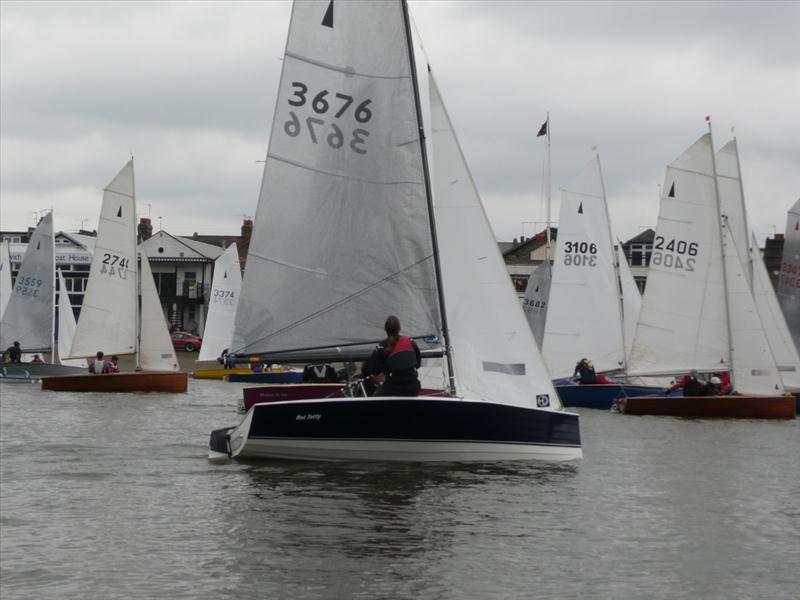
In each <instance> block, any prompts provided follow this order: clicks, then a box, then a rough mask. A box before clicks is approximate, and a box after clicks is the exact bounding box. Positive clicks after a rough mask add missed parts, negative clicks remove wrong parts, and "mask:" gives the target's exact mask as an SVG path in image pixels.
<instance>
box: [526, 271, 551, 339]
mask: <svg viewBox="0 0 800 600" xmlns="http://www.w3.org/2000/svg"><path fill="white" fill-rule="evenodd" d="M552 279H553V275H552V270H551V267H550V258H549V257H546V258H545V260H543V261H542V262H541V263H540V264H539V266H537V267H536V268H535V269H534V270H533V272H532V273H531V276H530V277H529V278H528V284H527V285H526V286H525V295H524V296H523V298H522V310H523V311H524V312H525V317H526V318H527V319H528V326H529V327H530V328H531V331H532V332H533V337H534V339H535V340H536V345H537V346H538V347H539V348H541V347H542V342H543V341H544V327H545V323H546V322H547V306H548V304H549V299H550V283H551V281H552Z"/></svg>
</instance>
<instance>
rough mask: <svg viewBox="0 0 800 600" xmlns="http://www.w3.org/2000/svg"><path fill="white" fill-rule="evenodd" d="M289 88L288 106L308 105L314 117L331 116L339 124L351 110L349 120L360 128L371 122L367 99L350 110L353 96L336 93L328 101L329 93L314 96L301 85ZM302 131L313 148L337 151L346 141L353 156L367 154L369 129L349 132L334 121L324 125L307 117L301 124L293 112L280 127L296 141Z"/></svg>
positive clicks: (328, 91)
mask: <svg viewBox="0 0 800 600" xmlns="http://www.w3.org/2000/svg"><path fill="white" fill-rule="evenodd" d="M292 88H293V90H292V96H291V97H290V98H289V99H288V100H287V102H288V103H289V105H290V106H293V107H296V108H300V107H303V106H306V104H308V105H309V106H310V108H311V111H312V113H313V115H329V113H332V115H331V117H330V118H331V119H339V120H340V121H339V122H340V123H341V122H342V121H341V119H342V117H345V116H346V115H347V113H348V110H350V111H351V112H352V117H353V118H354V119H355V120H356V121H357V122H358V123H360V124H362V125H363V124H365V123H368V122H369V121H370V120H371V119H372V110H371V109H370V104H372V100H371V99H369V98H367V99H366V100H362V101H361V102H360V103H358V104H357V105H356V107H355V108H353V109H351V106H352V105H353V103H354V102H356V99H355V98H353V96H349V95H347V94H342V93H340V92H335V93H334V94H333V98H331V97H330V95H331V91H330V90H321V91H319V92H316V93H314V92H312V91H309V88H308V86H307V85H306V84H305V83H303V82H302V81H293V82H292ZM311 94H313V96H311ZM309 98H310V101H309ZM304 129H305V131H306V133H307V135H308V139H309V140H311V143H312V144H321V143H322V144H324V143H327V145H328V146H329V147H330V148H332V149H334V150H339V149H340V148H342V147H344V145H345V141H347V142H348V143H347V147H348V148H350V150H352V151H353V152H355V153H356V154H366V153H367V145H366V144H367V138H368V137H369V134H370V132H369V130H368V129H364V128H363V127H359V128H355V129H353V130H352V131H348V130H347V129H345V128H342V127H341V126H340V125H337V124H336V123H334V122H333V121H326V120H325V119H322V118H319V117H316V116H307V117H306V118H305V122H303V120H301V117H299V116H298V114H297V113H296V112H295V111H293V110H291V111H289V119H288V120H287V121H285V122H284V124H283V130H284V131H285V132H286V135H288V136H289V137H292V138H296V137H298V136H300V134H301V133H302V132H303V130H304Z"/></svg>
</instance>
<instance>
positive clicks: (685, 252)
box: [650, 235, 698, 272]
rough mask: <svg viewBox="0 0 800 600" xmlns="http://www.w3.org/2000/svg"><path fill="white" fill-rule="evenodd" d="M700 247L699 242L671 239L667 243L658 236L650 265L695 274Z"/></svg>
mask: <svg viewBox="0 0 800 600" xmlns="http://www.w3.org/2000/svg"><path fill="white" fill-rule="evenodd" d="M697 252H698V245H697V242H687V241H685V240H676V239H674V238H673V239H671V240H669V241H667V240H666V239H665V238H664V237H663V236H661V235H657V236H656V239H655V241H654V243H653V254H652V256H651V257H650V264H651V265H653V266H656V267H666V268H667V269H678V270H680V271H689V272H694V267H695V263H696V259H695V258H694V257H695V256H697Z"/></svg>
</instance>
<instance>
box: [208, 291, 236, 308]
mask: <svg viewBox="0 0 800 600" xmlns="http://www.w3.org/2000/svg"><path fill="white" fill-rule="evenodd" d="M235 298H236V294H235V293H234V292H233V291H231V290H220V289H217V288H214V290H213V291H212V292H211V302H212V303H214V304H222V305H224V306H233V305H234V302H235V300H234V299H235Z"/></svg>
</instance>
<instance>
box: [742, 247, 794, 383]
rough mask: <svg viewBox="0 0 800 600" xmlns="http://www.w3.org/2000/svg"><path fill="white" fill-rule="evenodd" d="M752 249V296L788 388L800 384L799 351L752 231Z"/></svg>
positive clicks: (779, 370)
mask: <svg viewBox="0 0 800 600" xmlns="http://www.w3.org/2000/svg"><path fill="white" fill-rule="evenodd" d="M751 252H752V254H753V261H752V262H753V296H754V298H755V301H756V307H757V308H758V315H759V317H760V318H761V324H762V325H763V326H764V333H765V334H766V336H767V340H768V341H769V345H770V348H772V355H773V356H774V357H775V363H776V364H777V365H778V372H779V373H780V376H781V379H782V380H783V385H784V386H785V387H788V388H800V355H798V352H797V348H795V345H794V343H793V342H792V334H791V332H790V331H789V326H788V324H787V323H786V319H785V318H784V317H783V312H781V307H780V305H779V304H778V298H777V296H776V295H775V288H773V287H772V282H771V281H770V279H769V273H767V266H766V265H765V264H764V259H763V258H762V257H761V253H760V251H759V249H758V242H757V241H756V238H755V235H753V240H752V245H751Z"/></svg>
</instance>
